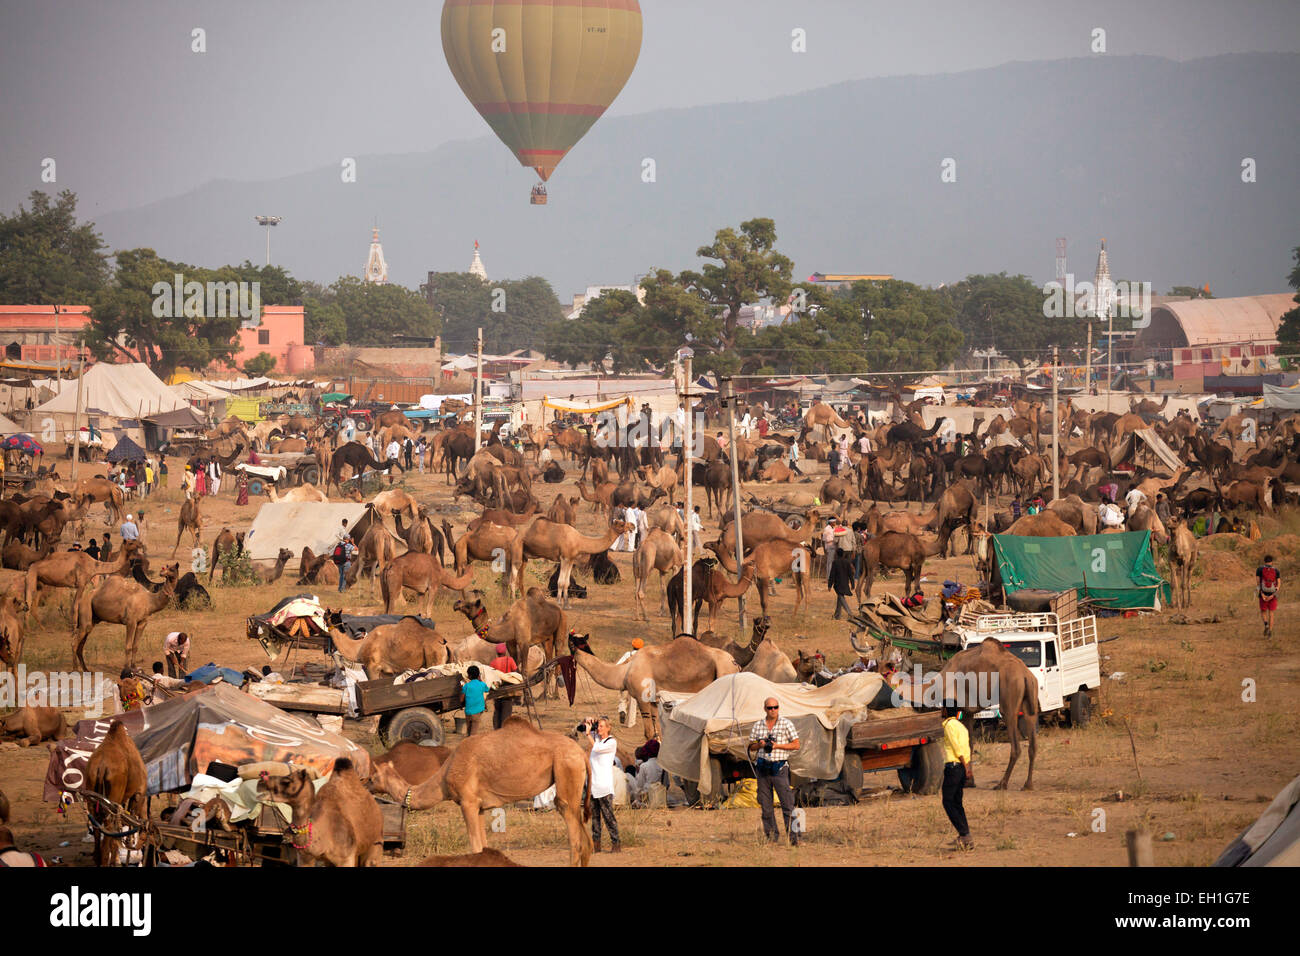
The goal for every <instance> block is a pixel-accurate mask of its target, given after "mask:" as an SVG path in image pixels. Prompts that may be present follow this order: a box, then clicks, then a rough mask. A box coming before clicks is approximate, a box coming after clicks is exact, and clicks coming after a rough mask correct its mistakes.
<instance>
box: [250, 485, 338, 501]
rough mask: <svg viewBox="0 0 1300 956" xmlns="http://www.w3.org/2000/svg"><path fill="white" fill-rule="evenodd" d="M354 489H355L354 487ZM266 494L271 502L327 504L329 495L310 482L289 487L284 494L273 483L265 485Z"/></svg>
mask: <svg viewBox="0 0 1300 956" xmlns="http://www.w3.org/2000/svg"><path fill="white" fill-rule="evenodd" d="M354 490H355V489H354ZM266 496H267V497H268V498H270V499H271V501H272V503H274V502H278V501H316V502H319V503H320V504H329V500H330V499H329V495H327V494H325V492H323V491H321V490H320V489H319V488H317V487H316V486H315V485H313V484H312V483H311V482H306V483H305V484H301V485H299V486H298V487H297V488H290V489H289V490H288V491H286V492H285V493H284V494H280V493H279V492H277V491H276V490H275V485H273V484H267V485H266Z"/></svg>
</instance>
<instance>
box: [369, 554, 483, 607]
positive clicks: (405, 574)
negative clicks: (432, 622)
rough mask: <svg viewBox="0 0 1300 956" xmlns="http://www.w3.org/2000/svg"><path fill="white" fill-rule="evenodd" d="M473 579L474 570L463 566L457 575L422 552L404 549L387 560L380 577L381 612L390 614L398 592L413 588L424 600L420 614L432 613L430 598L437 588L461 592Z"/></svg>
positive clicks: (431, 600)
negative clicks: (458, 575) (382, 600)
mask: <svg viewBox="0 0 1300 956" xmlns="http://www.w3.org/2000/svg"><path fill="white" fill-rule="evenodd" d="M473 582H474V569H473V568H466V569H465V571H464V572H463V573H462V574H461V576H460V577H458V578H457V577H452V573H451V572H450V571H448V570H447V569H446V568H444V567H443V566H442V565H441V564H439V563H438V561H437V559H436V558H434V556H433V555H431V554H425V553H424V552H423V551H408V552H406V553H405V554H403V555H401V556H400V557H398V558H395V559H394V560H393V561H391V562H390V563H389V565H388V567H386V568H385V569H384V573H383V574H382V575H381V576H380V587H379V593H380V594H381V595H382V596H383V599H384V613H385V614H392V613H393V611H394V608H396V606H397V601H398V599H399V598H401V596H402V591H403V590H407V591H414V592H415V593H416V594H419V595H421V597H422V598H423V599H424V607H423V611H424V616H425V617H429V616H431V615H432V614H433V600H434V598H436V597H437V596H438V588H447V589H448V590H449V591H461V592H463V591H464V590H465V588H467V587H469V586H470V585H471V584H472V583H473Z"/></svg>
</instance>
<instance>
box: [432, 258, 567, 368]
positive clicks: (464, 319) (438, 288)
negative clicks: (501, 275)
mask: <svg viewBox="0 0 1300 956" xmlns="http://www.w3.org/2000/svg"><path fill="white" fill-rule="evenodd" d="M423 288H424V290H425V292H426V294H427V295H428V296H429V299H430V301H431V302H432V303H433V308H434V310H435V311H436V312H437V314H438V315H439V316H440V317H441V318H442V323H443V325H442V328H443V334H442V341H443V347H444V348H446V349H447V350H449V351H453V352H469V351H473V349H474V348H475V347H476V343H477V341H478V330H479V328H482V329H483V350H484V351H485V352H493V353H498V354H501V353H505V352H512V351H514V350H515V349H523V348H537V349H539V350H540V349H542V348H543V347H544V345H545V342H544V341H543V337H542V334H541V333H542V330H543V329H546V328H549V327H550V325H551V323H553V322H556V321H557V320H561V319H563V318H564V310H563V309H562V308H561V307H560V300H559V299H557V298H556V296H555V291H554V290H553V289H552V288H551V284H550V283H549V282H547V281H546V280H545V279H543V278H541V277H540V276H528V277H527V278H524V279H504V280H501V281H497V282H491V283H487V282H484V281H483V280H482V279H480V278H478V276H475V275H473V274H471V273H468V272H435V273H433V274H432V275H430V276H429V282H428V283H427V284H426V285H425V286H424V287H423Z"/></svg>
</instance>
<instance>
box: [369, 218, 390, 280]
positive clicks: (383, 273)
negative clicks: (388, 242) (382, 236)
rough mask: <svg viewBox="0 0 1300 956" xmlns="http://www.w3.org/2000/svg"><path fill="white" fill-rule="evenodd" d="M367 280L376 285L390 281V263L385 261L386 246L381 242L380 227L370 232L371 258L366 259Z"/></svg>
mask: <svg viewBox="0 0 1300 956" xmlns="http://www.w3.org/2000/svg"><path fill="white" fill-rule="evenodd" d="M363 278H364V279H365V281H367V282H373V283H375V284H376V285H384V284H386V283H387V282H388V263H387V262H385V261H384V247H383V246H381V245H380V244H379V227H378V226H376V227H375V228H374V229H373V230H371V233H370V258H368V259H367V260H366V272H365V275H364V276H363Z"/></svg>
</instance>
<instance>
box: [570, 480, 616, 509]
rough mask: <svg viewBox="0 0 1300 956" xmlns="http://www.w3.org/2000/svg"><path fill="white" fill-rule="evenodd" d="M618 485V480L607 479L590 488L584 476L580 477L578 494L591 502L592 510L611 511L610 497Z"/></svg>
mask: <svg viewBox="0 0 1300 956" xmlns="http://www.w3.org/2000/svg"><path fill="white" fill-rule="evenodd" d="M617 487H618V482H614V481H605V482H600V483H596V484H595V485H594V487H593V488H592V489H591V490H588V489H587V482H586V481H585V480H584V479H582V478H579V479H578V494H579V495H581V496H582V500H583V501H589V502H591V510H592V511H595V512H596V513H597V514H608V513H609V508H610V504H609V499H610V496H611V495H613V494H614V489H616V488H617Z"/></svg>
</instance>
